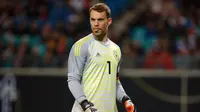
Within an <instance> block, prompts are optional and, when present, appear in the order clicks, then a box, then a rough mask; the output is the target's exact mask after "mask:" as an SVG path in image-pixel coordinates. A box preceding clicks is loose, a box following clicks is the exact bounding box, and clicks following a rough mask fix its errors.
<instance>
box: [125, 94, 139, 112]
mask: <svg viewBox="0 0 200 112" xmlns="http://www.w3.org/2000/svg"><path fill="white" fill-rule="evenodd" d="M122 102H123V104H124V107H125V109H126V111H127V112H136V108H135V105H134V104H133V102H132V101H131V99H130V98H129V97H128V96H124V97H123V99H122Z"/></svg>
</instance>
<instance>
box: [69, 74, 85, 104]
mask: <svg viewBox="0 0 200 112" xmlns="http://www.w3.org/2000/svg"><path fill="white" fill-rule="evenodd" d="M68 87H69V90H70V91H71V93H72V95H73V96H74V98H75V99H76V101H77V102H78V103H81V102H82V101H83V100H85V99H86V96H85V94H84V92H83V89H82V87H81V84H80V80H79V79H78V78H75V77H72V76H68Z"/></svg>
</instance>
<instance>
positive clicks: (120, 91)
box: [116, 49, 127, 102]
mask: <svg viewBox="0 0 200 112" xmlns="http://www.w3.org/2000/svg"><path fill="white" fill-rule="evenodd" d="M118 52H119V54H120V61H119V63H118V66H117V81H116V94H117V100H118V101H119V102H122V98H123V97H124V96H127V94H126V92H125V90H124V88H123V86H122V84H121V82H120V79H119V72H120V65H121V63H122V59H121V50H120V49H119V51H118Z"/></svg>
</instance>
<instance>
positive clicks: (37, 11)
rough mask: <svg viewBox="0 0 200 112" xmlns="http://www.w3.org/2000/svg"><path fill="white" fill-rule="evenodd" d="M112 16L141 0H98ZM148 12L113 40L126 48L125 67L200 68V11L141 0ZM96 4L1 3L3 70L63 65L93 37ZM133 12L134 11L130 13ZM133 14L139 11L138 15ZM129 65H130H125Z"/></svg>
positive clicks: (168, 0) (63, 0) (171, 0)
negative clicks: (92, 14)
mask: <svg viewBox="0 0 200 112" xmlns="http://www.w3.org/2000/svg"><path fill="white" fill-rule="evenodd" d="M98 1H102V2H105V3H107V4H108V5H109V6H110V8H111V11H112V17H113V19H114V21H115V20H118V19H119V18H120V16H121V14H126V12H128V11H130V10H129V9H130V8H131V9H134V8H136V6H135V4H136V3H137V0H117V1H115V0H98ZM142 1H144V2H142V3H144V4H146V6H145V7H146V8H145V10H144V11H142V12H141V13H139V14H137V15H136V16H137V18H134V19H133V20H131V23H130V24H128V25H127V26H126V27H127V28H126V29H127V30H125V31H124V32H122V33H121V34H120V35H118V37H119V38H115V34H114V32H115V31H113V29H114V28H112V26H111V29H110V32H111V33H109V34H110V37H111V40H113V41H114V42H116V43H117V44H118V45H119V46H120V47H121V49H122V53H123V61H124V62H125V64H126V65H123V66H124V67H132V68H160V69H176V68H199V67H200V63H199V57H200V45H199V44H198V43H199V42H200V41H199V40H200V38H199V37H200V21H199V20H200V8H197V7H196V6H194V5H189V6H188V7H186V8H185V7H183V6H182V5H181V3H180V2H179V0H142ZM95 2H97V1H95V0H2V2H1V4H0V9H1V10H0V11H1V12H0V57H1V58H0V67H63V66H65V65H66V63H67V58H68V53H69V50H70V48H71V46H72V45H73V43H74V42H76V41H77V40H78V39H80V38H81V37H83V36H85V35H87V34H88V33H90V25H89V18H88V17H89V15H88V8H89V7H90V6H91V5H92V4H94V3H95ZM131 11H132V10H131ZM133 14H134V12H133ZM126 62H127V63H126Z"/></svg>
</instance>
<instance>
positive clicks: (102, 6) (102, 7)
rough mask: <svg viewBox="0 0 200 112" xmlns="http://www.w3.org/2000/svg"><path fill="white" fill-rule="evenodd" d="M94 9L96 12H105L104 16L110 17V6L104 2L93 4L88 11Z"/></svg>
mask: <svg viewBox="0 0 200 112" xmlns="http://www.w3.org/2000/svg"><path fill="white" fill-rule="evenodd" d="M92 10H95V11H97V12H104V11H105V12H106V16H107V18H110V17H111V12H110V8H109V7H108V6H107V5H106V4H105V3H97V4H95V5H93V6H92V7H91V8H90V9H89V13H90V12H91V11H92Z"/></svg>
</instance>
